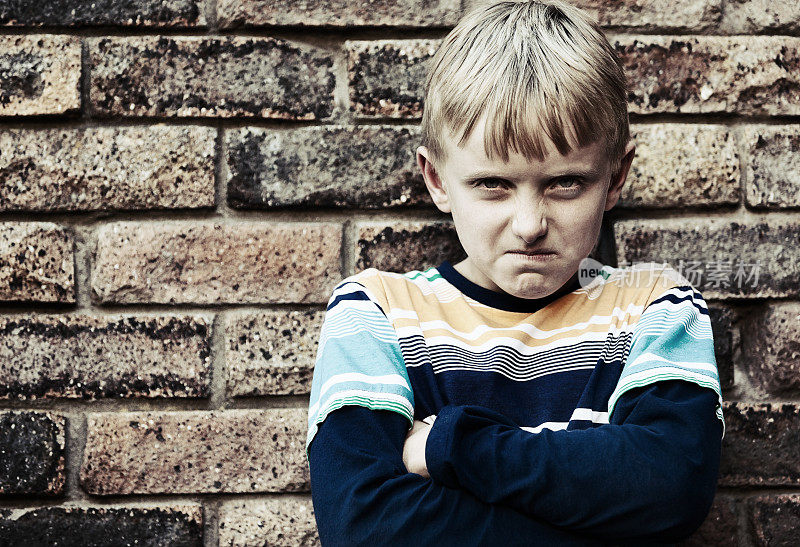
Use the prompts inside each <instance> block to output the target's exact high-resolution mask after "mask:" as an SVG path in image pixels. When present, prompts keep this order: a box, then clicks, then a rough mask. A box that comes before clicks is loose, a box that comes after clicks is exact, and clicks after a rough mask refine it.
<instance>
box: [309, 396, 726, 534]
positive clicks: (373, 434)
mask: <svg viewBox="0 0 800 547" xmlns="http://www.w3.org/2000/svg"><path fill="white" fill-rule="evenodd" d="M716 404H717V396H716V393H714V391H713V390H711V389H708V388H703V387H700V386H697V385H695V384H691V383H688V382H684V381H680V380H669V381H662V382H657V383H655V384H652V385H649V386H645V387H642V388H638V389H635V390H631V391H629V392H628V393H626V394H624V395H623V396H621V397H620V399H619V401H618V402H617V405H618V406H617V407H616V408H615V411H614V413H613V414H612V423H611V424H608V425H604V426H600V427H597V428H594V429H589V430H583V431H549V430H543V431H541V432H540V433H536V434H533V433H529V432H527V431H524V430H522V429H519V427H517V425H516V424H514V423H513V422H511V421H509V420H508V419H507V418H505V417H504V416H502V415H500V414H498V413H496V412H493V411H491V410H489V409H486V408H483V407H478V406H446V407H444V408H442V409H441V410H440V412H439V414H438V417H437V419H436V421H435V423H434V424H433V426H432V427H430V428H429V427H428V426H427V425H425V426H419V425H418V426H417V428H418V431H417V433H415V434H412V435H411V436H410V437H408V440H409V441H411V446H409V445H408V442H407V440H406V434H407V432H408V425H407V424H408V422H407V421H406V420H405V418H403V417H402V416H400V415H399V414H393V413H391V412H387V411H370V410H367V409H364V408H360V407H345V408H342V409H339V410H337V411H335V412H333V413H331V414H330V415H329V416H328V418H327V419H326V420H325V422H323V424H322V426H321V427H320V430H319V432H318V433H317V437H316V438H315V439H314V441H313V442H312V443H311V446H310V450H309V463H310V466H311V480H312V482H311V487H312V499H313V501H314V508H315V512H316V518H317V523H318V527H319V532H320V537H321V539H322V540H323V543H324V544H325V545H328V544H331V545H361V544H364V545H366V544H370V543H373V544H374V543H375V542H377V543H385V544H392V545H394V544H398V545H404V544H411V543H414V544H416V545H420V544H432V543H437V544H439V545H449V544H453V545H517V544H528V545H530V544H531V542H532V541H536V540H537V539H539V540H541V541H542V543H543V544H549V545H593V544H594V545H600V544H602V543H598V541H599V540H604V541H612V542H616V543H624V542H626V541H628V540H637V541H642V540H651V541H678V540H680V539H683V538H685V537H687V536H688V535H690V534H691V532H692V531H694V529H695V528H697V526H699V524H700V523H701V522H702V520H703V519H704V517H705V516H706V514H707V512H708V509H709V507H710V505H711V501H712V499H713V496H714V489H715V483H716V476H717V471H718V465H719V444H720V443H719V438H720V435H721V424H720V423H719V420H718V419H717V418H716V417H715V415H714V409H715V407H716ZM426 430H427V431H426ZM421 432H426V433H427V438H426V439H425V442H424V443H423V444H422V446H424V460H425V464H426V468H427V471H428V472H429V473H430V476H431V478H432V480H428V479H426V478H424V477H423V476H421V475H420V474H416V473H408V472H407V466H406V465H405V464H404V461H403V448H404V446H405V448H406V452H407V455H408V454H412V453H413V452H414V450H415V449H414V441H413V439H414V436H415V435H416V434H419V433H421ZM417 440H419V439H417ZM416 446H417V448H416V455H417V457H418V456H419V443H417V444H416ZM412 459H413V458H412ZM412 459H408V458H407V461H409V463H410V464H411V466H412V467H414V464H413V463H412ZM415 470H417V471H418V470H420V469H415ZM590 538H594V539H590ZM593 542H594V543H593Z"/></svg>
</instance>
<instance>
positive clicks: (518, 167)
mask: <svg viewBox="0 0 800 547" xmlns="http://www.w3.org/2000/svg"><path fill="white" fill-rule="evenodd" d="M483 131H484V121H483V120H482V121H481V122H480V123H479V124H477V125H476V127H475V130H474V131H473V132H472V134H471V135H470V137H469V139H468V140H467V142H466V143H465V145H464V147H463V148H462V147H458V146H457V145H456V143H455V141H453V140H452V139H449V138H445V139H444V141H445V142H444V144H445V155H446V159H445V161H444V163H443V164H442V165H433V163H432V162H431V159H432V158H431V157H430V155H429V153H428V151H427V149H426V148H424V147H419V148H418V149H417V162H418V164H419V166H420V168H421V169H422V172H423V176H424V178H425V183H426V185H427V187H428V191H429V192H430V194H431V197H432V198H433V201H434V203H435V204H436V206H437V207H438V208H439V209H440V210H441V211H443V212H445V213H451V214H452V217H453V223H454V225H455V229H456V232H457V234H458V238H459V240H460V242H461V245H462V246H463V248H464V251H465V252H466V254H467V258H466V259H465V260H464V261H462V262H460V263H458V264H456V265H455V268H456V270H458V271H459V272H460V273H461V274H462V275H464V276H465V277H466V278H467V279H469V280H470V281H472V282H474V283H477V284H478V285H481V286H482V287H485V288H487V289H490V290H494V291H504V292H506V293H508V294H511V295H514V296H517V297H520V298H543V297H545V296H548V295H550V294H552V293H553V292H555V291H556V290H558V289H559V288H560V287H561V286H562V285H564V283H566V282H567V281H569V279H570V278H571V277H572V275H573V274H575V272H576V271H577V270H578V266H579V264H580V261H581V260H583V259H584V258H586V257H587V256H588V255H589V253H590V252H591V251H592V249H593V248H594V247H595V245H596V243H597V241H598V237H599V234H600V227H601V224H602V220H603V212H604V211H608V210H609V209H611V208H612V207H614V205H615V204H616V203H617V200H618V199H619V194H620V190H621V189H622V186H623V184H624V182H625V179H626V177H627V173H628V169H629V168H630V163H631V161H632V159H633V155H634V147H633V145H632V144H629V145H628V149H627V150H626V154H625V156H624V158H623V160H622V162H621V167H620V169H619V170H618V171H617V173H612V172H611V165H610V163H609V161H608V157H607V155H606V152H605V147H604V143H603V142H596V143H594V144H591V145H588V146H584V147H580V148H573V149H572V150H571V151H570V152H568V153H567V155H564V156H562V155H561V154H560V153H559V152H558V151H557V150H556V148H555V146H554V145H552V143H550V146H549V148H548V150H547V155H546V156H545V157H544V159H543V161H538V160H537V159H533V160H528V159H526V158H525V157H524V156H522V155H520V154H517V153H515V152H514V151H513V150H512V151H509V153H510V157H509V161H508V162H503V161H502V159H501V158H494V159H491V160H490V159H489V158H488V157H487V155H486V152H485V149H484V146H483Z"/></svg>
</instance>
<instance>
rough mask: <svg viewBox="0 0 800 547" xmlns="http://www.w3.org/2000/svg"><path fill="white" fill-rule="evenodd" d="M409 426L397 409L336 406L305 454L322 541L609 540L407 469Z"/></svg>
mask: <svg viewBox="0 0 800 547" xmlns="http://www.w3.org/2000/svg"><path fill="white" fill-rule="evenodd" d="M407 432H408V423H407V422H406V420H405V418H404V417H403V416H401V415H400V414H398V413H395V412H388V411H385V410H369V409H366V408H363V407H360V406H345V407H342V408H340V409H338V410H336V411H333V412H331V413H330V414H329V415H328V417H327V418H326V419H325V421H324V422H322V423H321V424H320V427H319V429H318V431H317V433H316V436H315V437H314V440H313V442H312V443H311V445H310V447H309V452H308V455H309V465H310V470H311V497H312V502H313V505H314V515H315V518H316V521H317V528H318V531H319V535H320V539H321V541H322V545H323V546H324V547H329V546H338V545H342V546H344V545H346V546H358V545H364V546H373V545H392V546H402V545H413V546H415V547H416V546H419V545H436V546H438V547H447V546H449V545H453V546H459V547H466V546H470V545H484V546H486V545H488V546H491V545H502V546H503V547H513V546H516V545H520V546H522V545H525V546H529V545H548V546H568V545H575V546H583V547H592V546H600V545H604V543H602V542H599V541H596V540H593V539H590V538H588V537H585V536H582V535H579V534H577V533H574V532H570V531H565V530H559V529H557V528H555V527H553V526H550V525H548V524H546V523H544V522H540V521H537V520H536V519H533V518H529V517H526V516H524V515H522V514H520V513H519V512H517V511H514V510H513V509H510V508H508V507H503V506H500V505H492V504H488V503H485V502H481V501H479V500H478V499H477V498H476V497H475V496H473V495H472V494H470V493H468V492H464V491H461V490H457V489H451V488H447V487H445V486H441V485H439V484H436V483H434V482H433V481H431V480H430V479H426V478H423V477H421V476H420V475H416V474H413V473H409V472H408V471H407V470H406V468H405V466H404V465H403V459H402V450H403V444H404V442H405V436H406V433H407Z"/></svg>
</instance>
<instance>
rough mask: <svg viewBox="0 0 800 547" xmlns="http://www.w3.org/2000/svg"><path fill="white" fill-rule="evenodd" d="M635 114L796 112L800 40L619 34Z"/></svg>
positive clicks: (799, 99) (798, 109)
mask: <svg viewBox="0 0 800 547" xmlns="http://www.w3.org/2000/svg"><path fill="white" fill-rule="evenodd" d="M613 44H614V47H615V48H616V50H617V53H618V54H619V56H620V58H621V60H622V62H623V66H624V69H625V72H626V74H628V76H629V80H630V86H629V89H630V91H629V93H628V102H629V108H630V110H631V111H632V112H635V113H653V112H736V113H739V114H748V115H758V114H770V115H777V114H787V115H790V114H794V115H796V114H800V38H792V37H785V36H730V37H728V36H618V37H617V38H616V39H615V40H613Z"/></svg>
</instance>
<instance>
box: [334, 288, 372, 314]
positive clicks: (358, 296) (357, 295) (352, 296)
mask: <svg viewBox="0 0 800 547" xmlns="http://www.w3.org/2000/svg"><path fill="white" fill-rule="evenodd" d="M343 300H365V301H367V302H372V303H373V304H375V307H376V308H378V309H379V310H381V313H382V314H383V315H384V317H386V312H385V311H383V308H381V306H380V304H378V303H377V302H374V301H372V300H370V298H369V296H367V294H366V293H365V292H363V291H356V292H351V293H348V294H340V295H339V296H337V297H336V298H335V299H334V300H333V302H331V303H330V304H329V305H328V308H327V310H326V311H331V310H332V309H333V308H335V307H336V305H337V304H339V302H341V301H343Z"/></svg>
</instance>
